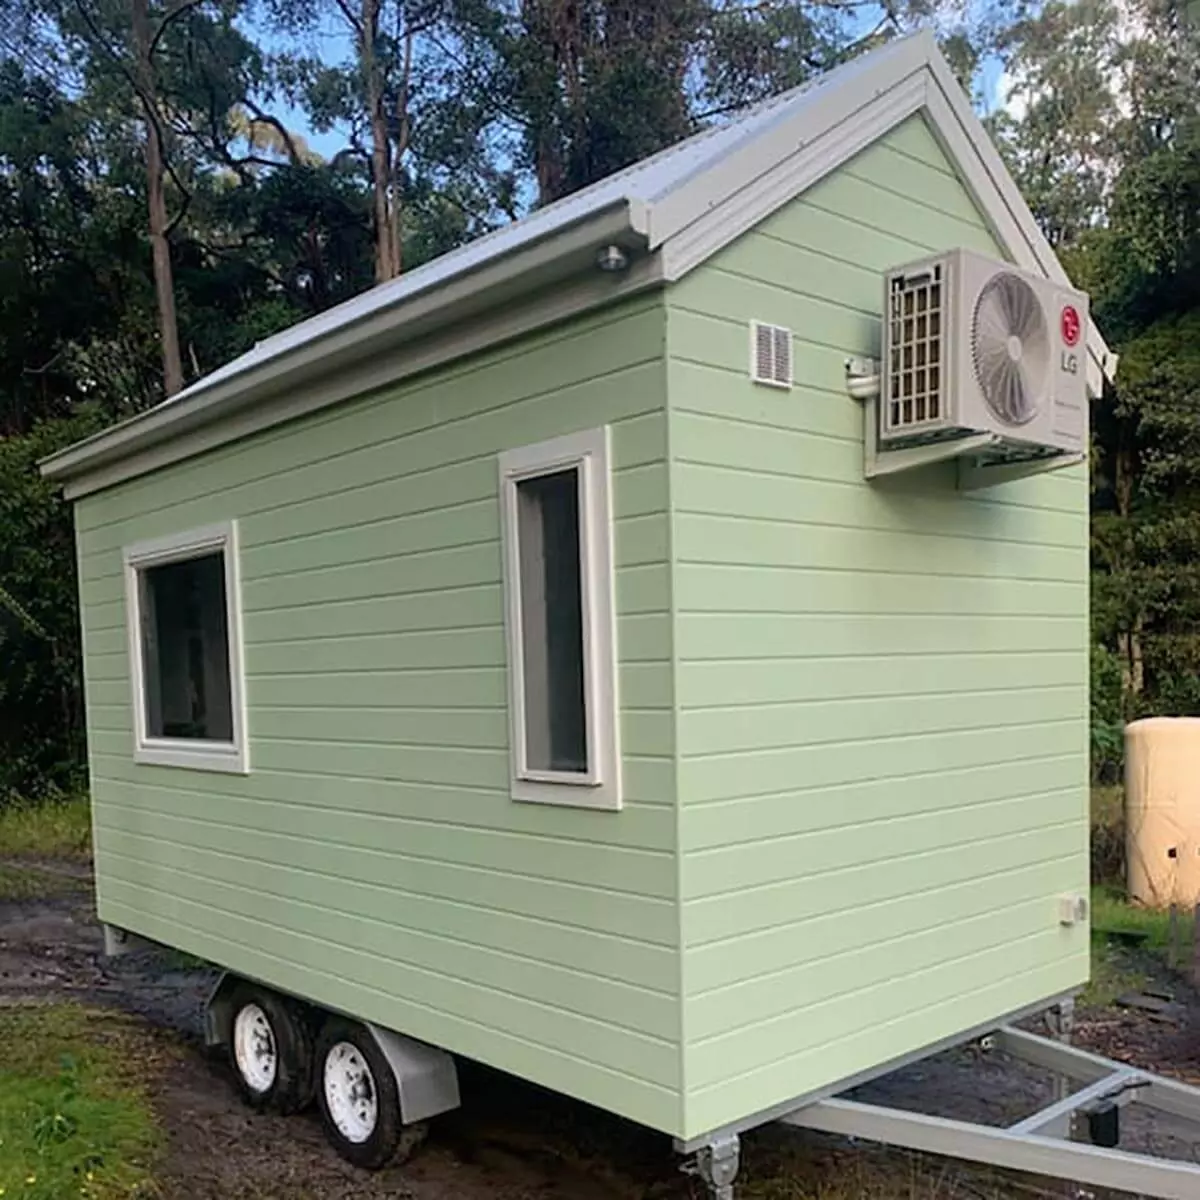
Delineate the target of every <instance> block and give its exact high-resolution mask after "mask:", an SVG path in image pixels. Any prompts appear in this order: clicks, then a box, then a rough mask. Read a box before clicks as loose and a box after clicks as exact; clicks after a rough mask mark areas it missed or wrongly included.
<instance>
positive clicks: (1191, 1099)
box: [996, 1025, 1200, 1194]
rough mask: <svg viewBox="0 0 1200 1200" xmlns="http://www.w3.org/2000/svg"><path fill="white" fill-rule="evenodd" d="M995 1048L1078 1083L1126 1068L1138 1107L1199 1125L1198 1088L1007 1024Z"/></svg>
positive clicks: (1199, 1090) (1092, 1081)
mask: <svg viewBox="0 0 1200 1200" xmlns="http://www.w3.org/2000/svg"><path fill="white" fill-rule="evenodd" d="M996 1049H998V1050H1002V1051H1004V1053H1006V1054H1011V1055H1012V1057H1013V1058H1019V1059H1020V1060H1021V1061H1022V1062H1026V1063H1030V1064H1031V1065H1033V1066H1036V1067H1044V1068H1045V1069H1046V1070H1048V1071H1055V1072H1057V1073H1058V1074H1060V1075H1066V1076H1067V1077H1068V1078H1070V1079H1073V1080H1074V1081H1075V1082H1077V1083H1095V1082H1096V1081H1097V1080H1100V1079H1103V1078H1105V1076H1108V1075H1112V1074H1114V1073H1115V1072H1118V1071H1124V1070H1127V1069H1128V1070H1129V1071H1132V1072H1133V1073H1134V1074H1136V1075H1137V1076H1139V1079H1138V1082H1139V1084H1140V1085H1142V1086H1139V1088H1138V1092H1137V1096H1136V1102H1137V1103H1138V1104H1143V1105H1145V1106H1146V1107H1147V1108H1153V1109H1155V1110H1157V1111H1158V1112H1163V1113H1169V1114H1170V1115H1171V1116H1173V1117H1180V1118H1182V1119H1183V1120H1185V1121H1193V1122H1195V1123H1196V1124H1197V1125H1200V1089H1197V1088H1194V1087H1189V1086H1188V1085H1187V1084H1186V1083H1177V1082H1176V1081H1175V1080H1174V1079H1164V1078H1163V1077H1162V1076H1161V1075H1152V1074H1150V1072H1149V1071H1138V1070H1136V1068H1132V1067H1130V1068H1126V1067H1125V1065H1124V1064H1123V1063H1118V1062H1114V1061H1113V1060H1112V1059H1110V1058H1102V1057H1101V1056H1100V1055H1099V1054H1091V1053H1089V1052H1088V1051H1086V1050H1078V1049H1076V1048H1075V1047H1074V1046H1067V1045H1064V1044H1063V1043H1062V1042H1055V1041H1051V1040H1050V1039H1049V1038H1044V1037H1038V1035H1037V1034H1035V1033H1026V1032H1025V1030H1023V1029H1015V1028H1013V1027H1012V1026H1009V1025H1006V1026H1004V1027H1003V1028H1001V1029H998V1030H997V1031H996ZM1198 1194H1200V1193H1198Z"/></svg>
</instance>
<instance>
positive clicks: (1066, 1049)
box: [685, 1005, 1200, 1200]
mask: <svg viewBox="0 0 1200 1200" xmlns="http://www.w3.org/2000/svg"><path fill="white" fill-rule="evenodd" d="M1071 1020H1072V1013H1071V1009H1070V1006H1069V1005H1063V1006H1062V1008H1061V1009H1060V1010H1059V1011H1058V1013H1057V1014H1056V1015H1055V1016H1052V1018H1051V1024H1052V1028H1055V1031H1056V1033H1057V1034H1058V1035H1059V1037H1065V1036H1067V1035H1068V1034H1069V1032H1070V1027H1071ZM1056 1022H1057V1024H1055V1023H1056ZM985 1044H986V1045H988V1046H989V1048H991V1049H994V1050H998V1051H1001V1052H1003V1053H1005V1054H1008V1055H1009V1056H1010V1057H1012V1058H1014V1059H1017V1060H1019V1061H1021V1062H1024V1063H1026V1064H1028V1065H1030V1066H1036V1067H1041V1068H1043V1069H1045V1070H1048V1071H1051V1072H1053V1073H1054V1075H1055V1076H1056V1077H1057V1078H1058V1079H1059V1080H1061V1081H1063V1082H1062V1085H1061V1086H1060V1093H1061V1094H1060V1095H1059V1097H1058V1098H1057V1099H1055V1100H1054V1101H1053V1102H1052V1103H1050V1104H1048V1105H1046V1106H1045V1107H1044V1108H1042V1109H1040V1110H1039V1111H1038V1112H1036V1113H1034V1114H1033V1115H1031V1116H1028V1117H1025V1118H1024V1119H1023V1120H1021V1121H1017V1122H1016V1123H1014V1124H1012V1125H1009V1126H1007V1127H1004V1126H994V1125H984V1124H977V1123H975V1122H971V1121H958V1120H953V1119H950V1118H946V1117H934V1116H929V1115H927V1114H925V1113H920V1112H912V1111H908V1110H905V1109H897V1108H890V1107H886V1106H882V1105H876V1104H865V1103H863V1102H861V1101H858V1100H847V1099H844V1098H843V1097H840V1096H833V1097H828V1098H824V1099H815V1100H812V1101H811V1102H809V1103H805V1104H802V1105H800V1106H799V1107H797V1108H796V1109H794V1110H793V1111H792V1112H788V1113H783V1114H780V1115H778V1116H776V1117H775V1118H774V1119H775V1120H776V1121H778V1122H780V1123H781V1124H784V1125H791V1126H795V1127H798V1128H802V1129H814V1130H818V1131H820V1132H824V1133H834V1134H840V1135H842V1136H843V1137H851V1138H859V1139H862V1140H864V1141H871V1142H880V1143H883V1144H885V1145H889V1146H897V1147H901V1148H904V1149H908V1150H918V1151H921V1152H924V1153H928V1154H940V1155H945V1156H947V1157H950V1158H960V1159H965V1160H967V1161H969V1162H975V1163H982V1164H986V1165H988V1166H994V1167H1004V1168H1008V1169H1011V1170H1017V1171H1029V1172H1032V1173H1033V1174H1037V1175H1047V1176H1050V1177H1053V1178H1058V1179H1063V1180H1068V1181H1071V1182H1074V1183H1080V1184H1087V1185H1090V1186H1095V1187H1106V1188H1114V1189H1117V1190H1120V1191H1126V1192H1132V1193H1135V1194H1140V1195H1143V1196H1147V1197H1156V1198H1158V1200H1195V1197H1196V1196H1200V1163H1192V1162H1183V1161H1180V1160H1175V1159H1164V1158H1157V1157H1155V1156H1153V1155H1150V1154H1142V1153H1138V1152H1135V1151H1130V1150H1120V1149H1118V1148H1117V1142H1118V1139H1119V1136H1120V1111H1121V1109H1122V1108H1124V1107H1125V1106H1127V1105H1132V1104H1140V1105H1142V1106H1144V1107H1146V1108H1149V1109H1151V1110H1153V1111H1156V1112H1159V1113H1163V1114H1166V1115H1169V1116H1171V1117H1174V1118H1177V1119H1181V1120H1185V1121H1189V1122H1192V1123H1194V1124H1195V1125H1196V1128H1197V1133H1198V1134H1200V1088H1195V1087H1191V1086H1189V1085H1187V1084H1184V1083H1178V1082H1176V1081H1175V1080H1172V1079H1165V1078H1163V1077H1162V1076H1159V1075H1155V1074H1153V1073H1151V1072H1149V1071H1143V1070H1141V1069H1140V1068H1137V1067H1130V1066H1126V1065H1124V1064H1122V1063H1118V1062H1115V1061H1113V1060H1111V1059H1107V1058H1103V1057H1101V1056H1100V1055H1098V1054H1092V1053H1090V1052H1088V1051H1086V1050H1079V1049H1076V1048H1075V1047H1073V1046H1071V1045H1069V1044H1067V1043H1066V1042H1065V1041H1062V1040H1054V1039H1051V1038H1046V1037H1041V1036H1039V1035H1037V1034H1034V1033H1028V1032H1026V1031H1025V1030H1023V1029H1018V1028H1017V1027H1015V1026H1013V1025H1002V1026H1001V1027H1000V1028H998V1029H997V1030H995V1031H994V1032H993V1033H992V1034H990V1035H988V1036H987V1037H986V1038H985ZM738 1160H739V1139H738V1134H737V1133H735V1132H724V1133H720V1134H714V1135H713V1136H712V1137H711V1138H709V1139H708V1141H707V1142H705V1143H704V1144H703V1145H701V1146H700V1147H699V1148H697V1150H696V1154H695V1158H694V1160H693V1161H692V1162H690V1163H689V1164H688V1165H687V1167H686V1168H685V1169H686V1170H688V1171H689V1172H690V1173H692V1174H695V1175H698V1176H700V1178H701V1179H702V1180H703V1181H704V1182H705V1184H706V1185H707V1187H708V1191H709V1195H710V1197H711V1198H712V1200H733V1198H734V1181H735V1179H736V1176H737V1170H738Z"/></svg>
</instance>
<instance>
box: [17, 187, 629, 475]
mask: <svg viewBox="0 0 1200 1200" xmlns="http://www.w3.org/2000/svg"><path fill="white" fill-rule="evenodd" d="M647 232H648V213H647V211H646V209H645V206H644V205H642V204H641V203H639V202H636V201H630V200H628V199H626V198H621V199H620V200H617V201H614V202H613V203H611V204H609V205H606V206H605V207H603V208H601V209H598V210H596V211H595V212H592V213H588V214H586V215H584V216H582V217H581V218H580V220H578V221H577V222H575V223H573V224H572V225H570V226H567V227H565V228H560V229H556V230H554V231H553V232H552V233H550V234H548V235H547V236H546V237H544V238H541V239H539V240H537V241H535V242H531V243H527V244H525V245H522V246H519V247H516V248H514V250H513V251H512V252H511V253H509V254H507V255H504V256H503V257H501V258H496V259H493V260H490V261H486V262H483V263H480V264H479V265H478V266H477V267H474V268H472V269H470V270H467V271H464V272H463V273H462V274H461V275H458V276H457V277H455V278H453V279H451V280H449V281H446V282H443V283H442V284H440V285H439V286H438V287H436V288H433V289H431V290H429V291H428V292H424V293H419V294H417V295H415V296H412V297H408V298H406V299H405V300H404V301H403V302H401V303H400V304H397V305H396V306H394V307H391V308H386V309H382V310H380V311H377V312H373V313H370V314H368V315H366V316H365V317H363V318H362V319H360V320H358V321H355V322H353V323H351V324H348V325H344V326H341V327H338V328H335V329H332V330H330V331H329V332H328V333H326V334H323V335H321V336H319V337H317V338H314V339H312V340H311V341H309V342H306V343H304V344H302V345H297V346H295V347H294V348H292V349H290V350H289V351H287V352H285V353H283V354H280V355H279V356H277V357H274V358H270V359H267V360H265V361H263V362H260V363H257V364H253V365H252V366H250V367H249V368H248V369H246V370H244V371H238V372H235V373H232V374H228V375H225V376H223V377H220V378H218V379H215V380H214V381H213V382H212V383H211V384H210V385H206V384H205V381H204V380H201V381H200V382H199V384H197V385H193V387H192V389H190V391H189V394H188V395H187V396H186V398H182V399H180V398H172V399H169V400H166V401H164V402H162V403H161V404H158V405H157V406H155V407H154V408H151V409H148V410H147V411H145V412H142V413H138V414H137V415H136V416H133V417H130V418H128V419H127V420H125V421H122V422H121V423H120V424H118V425H114V426H112V427H111V428H109V429H106V430H103V431H101V432H100V433H97V434H94V435H92V436H91V437H89V438H87V439H85V440H84V441H81V442H77V443H75V444H74V445H72V446H69V447H67V448H66V449H65V450H60V451H59V452H58V453H56V454H52V455H50V456H48V457H47V458H45V459H43V460H42V461H41V462H40V463H39V464H38V466H39V469H40V470H41V473H42V475H43V476H44V477H45V478H47V479H50V480H52V481H54V482H56V483H61V484H64V485H68V491H69V492H74V493H75V494H83V493H84V492H86V491H91V490H93V489H92V488H89V487H78V486H71V485H77V484H78V483H79V481H81V480H83V479H85V477H87V476H89V475H91V474H93V473H95V472H97V471H101V470H103V469H104V468H107V467H111V466H112V465H113V464H115V463H117V462H119V461H121V460H122V459H126V458H129V457H130V456H133V455H136V454H140V453H143V452H145V451H147V450H150V449H151V448H153V447H155V446H157V445H159V444H161V443H162V442H165V441H167V440H168V439H170V438H174V437H177V436H178V435H180V434H183V433H189V432H192V431H195V430H198V429H201V428H203V427H205V426H208V425H212V424H215V423H216V422H218V421H222V420H224V419H226V418H227V417H230V416H232V415H234V414H236V413H238V412H240V411H241V410H243V409H244V408H246V407H247V406H249V405H253V404H255V403H258V402H260V401H262V400H264V399H266V398H268V397H270V396H273V395H277V394H278V393H280V392H282V391H285V390H286V389H287V388H288V387H289V386H291V385H293V384H294V383H296V382H297V381H299V380H303V381H305V382H311V380H312V379H313V378H314V375H321V376H326V375H330V374H332V373H333V372H335V371H338V372H340V371H345V370H346V369H347V368H348V367H350V366H352V365H353V364H355V363H357V362H360V361H361V360H362V359H364V358H366V357H368V356H370V355H371V354H373V353H375V352H376V351H378V350H379V349H380V348H381V347H382V346H386V347H387V348H388V349H395V348H397V347H399V346H401V345H403V344H405V343H411V342H413V341H414V340H416V339H418V338H421V337H422V336H424V335H426V334H428V333H429V332H430V331H431V330H445V329H446V328H447V327H449V326H453V325H456V324H457V323H459V322H462V321H465V320H468V319H470V318H473V317H474V318H478V317H479V316H480V315H481V314H482V313H483V312H485V311H486V310H489V309H495V308H497V307H498V306H501V305H505V304H512V303H514V302H515V301H516V300H518V299H519V298H521V297H523V296H526V295H528V293H530V292H531V291H533V290H534V289H536V288H539V287H541V286H544V285H546V284H549V283H552V282H556V281H561V280H562V279H563V278H565V277H567V276H569V275H572V274H577V273H579V272H581V271H584V270H589V269H594V255H595V252H596V250H597V248H599V247H600V246H603V245H607V244H610V243H615V244H617V245H620V246H622V247H623V248H625V249H626V250H628V251H630V252H631V253H632V254H633V255H639V254H644V253H645V251H646V249H647V245H648V237H647ZM473 348H474V349H476V350H477V349H480V348H481V347H480V346H478V345H476V346H474V347H473Z"/></svg>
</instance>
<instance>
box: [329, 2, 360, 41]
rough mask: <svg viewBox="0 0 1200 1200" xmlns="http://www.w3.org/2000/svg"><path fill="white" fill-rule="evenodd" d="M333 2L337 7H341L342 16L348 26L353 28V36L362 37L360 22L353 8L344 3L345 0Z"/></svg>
mask: <svg viewBox="0 0 1200 1200" xmlns="http://www.w3.org/2000/svg"><path fill="white" fill-rule="evenodd" d="M334 3H335V4H336V5H337V6H338V8H339V9H341V11H342V16H343V17H345V18H346V23H347V24H348V25H349V26H350V28H351V29H353V30H354V33H355V36H357V37H362V34H363V26H362V22H361V21H360V20H359V19H358V17H357V16H356V15H355V13H354V9H352V8H351V7H350V5H349V4H347V3H346V0H334Z"/></svg>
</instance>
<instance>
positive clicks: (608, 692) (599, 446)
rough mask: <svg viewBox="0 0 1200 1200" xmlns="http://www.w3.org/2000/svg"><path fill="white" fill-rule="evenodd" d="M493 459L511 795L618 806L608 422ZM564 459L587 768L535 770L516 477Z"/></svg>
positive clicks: (560, 466) (550, 468) (547, 470)
mask: <svg viewBox="0 0 1200 1200" xmlns="http://www.w3.org/2000/svg"><path fill="white" fill-rule="evenodd" d="M499 466H500V525H501V542H502V552H503V553H502V562H503V573H504V596H505V606H504V616H505V622H504V623H505V635H506V636H505V642H506V649H507V654H508V710H509V736H510V751H511V753H510V764H511V779H510V783H511V792H512V798H513V799H514V800H527V801H532V802H534V803H540V804H562V805H570V806H574V807H578V808H602V809H619V808H620V807H621V756H620V746H619V738H618V707H617V654H616V632H615V631H616V623H615V612H616V603H615V587H614V577H613V551H612V528H613V522H612V505H611V488H610V486H609V479H610V453H609V433H608V427H607V426H604V427H602V428H599V429H589V430H586V431H584V432H582V433H572V434H568V435H567V436H565V437H559V438H554V439H552V440H551V441H547V442H539V443H538V444H537V445H533V446H522V447H520V448H518V449H514V450H508V451H505V452H504V453H502V454H501V455H500V460H499ZM572 467H573V468H576V469H577V471H578V479H579V550H580V575H579V578H580V591H581V599H582V605H581V617H582V625H583V695H584V729H585V731H586V737H587V747H588V770H587V771H586V772H572V771H543V770H537V769H535V768H532V767H530V766H529V764H528V762H527V761H526V736H525V734H526V730H525V679H524V662H525V654H524V644H523V633H522V629H523V624H522V621H521V582H520V581H521V571H520V554H519V547H518V528H519V526H518V519H517V485H518V484H519V483H521V482H522V481H524V480H526V479H534V478H537V477H538V476H539V475H549V474H552V473H553V472H555V471H561V470H564V469H567V468H572Z"/></svg>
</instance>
